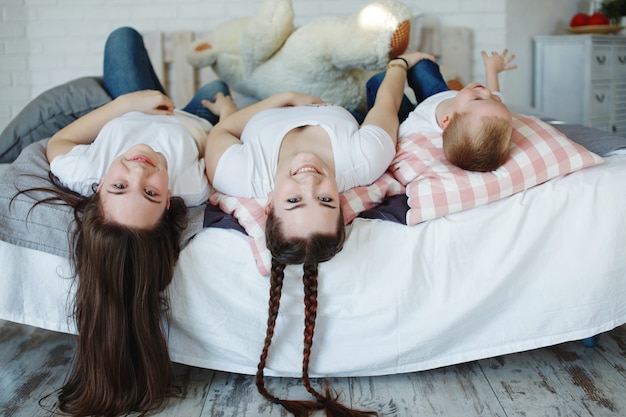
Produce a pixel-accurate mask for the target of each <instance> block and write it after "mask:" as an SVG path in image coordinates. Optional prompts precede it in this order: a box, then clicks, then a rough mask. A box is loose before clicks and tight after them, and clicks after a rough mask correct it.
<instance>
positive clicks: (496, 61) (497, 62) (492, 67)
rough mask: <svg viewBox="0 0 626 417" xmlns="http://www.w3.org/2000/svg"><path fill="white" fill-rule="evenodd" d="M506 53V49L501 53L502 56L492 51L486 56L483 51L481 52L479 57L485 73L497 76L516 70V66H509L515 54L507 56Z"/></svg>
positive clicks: (507, 51)
mask: <svg viewBox="0 0 626 417" xmlns="http://www.w3.org/2000/svg"><path fill="white" fill-rule="evenodd" d="M508 53H509V50H508V49H505V50H504V51H502V54H499V53H497V52H495V51H494V52H492V53H491V55H488V54H487V52H485V51H481V55H482V56H483V62H484V63H485V70H486V71H487V73H489V72H490V71H493V72H495V73H496V74H498V73H500V72H502V71H509V70H514V69H516V68H517V65H509V64H510V63H511V61H513V60H514V59H515V54H511V55H510V56H507V54H508Z"/></svg>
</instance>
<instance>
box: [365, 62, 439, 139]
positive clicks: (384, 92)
mask: <svg viewBox="0 0 626 417" xmlns="http://www.w3.org/2000/svg"><path fill="white" fill-rule="evenodd" d="M422 59H430V60H431V61H435V57H434V56H432V55H430V54H426V53H423V52H410V53H405V54H402V55H400V56H399V57H398V58H395V59H393V60H391V61H389V64H388V65H387V71H386V72H385V77H384V78H383V81H382V83H381V84H380V87H379V88H378V91H377V93H376V100H375V101H374V105H373V106H372V108H371V109H370V110H369V111H368V113H367V116H366V117H365V120H364V121H363V125H367V124H370V125H376V126H379V127H381V128H382V129H384V130H385V131H386V132H387V133H389V136H391V138H392V139H393V142H394V144H395V143H397V141H398V126H399V121H398V110H399V109H400V103H401V102H402V96H403V95H404V86H405V83H406V75H407V71H408V70H409V68H412V67H413V66H414V65H415V64H417V63H418V62H419V61H421V60H422Z"/></svg>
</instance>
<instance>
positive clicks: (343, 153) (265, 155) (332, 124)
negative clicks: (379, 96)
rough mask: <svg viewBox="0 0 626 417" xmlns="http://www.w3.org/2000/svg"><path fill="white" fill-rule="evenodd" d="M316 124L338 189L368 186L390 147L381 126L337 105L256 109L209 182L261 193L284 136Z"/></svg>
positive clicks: (269, 183) (244, 193) (231, 191)
mask: <svg viewBox="0 0 626 417" xmlns="http://www.w3.org/2000/svg"><path fill="white" fill-rule="evenodd" d="M311 125H316V126H321V127H322V128H323V129H324V130H325V131H326V133H328V136H329V137H330V142H331V145H332V148H333V155H334V160H335V177H336V179H337V185H338V187H339V191H340V192H343V191H345V190H347V189H350V188H353V187H357V186H363V185H369V184H371V183H373V182H374V181H376V180H377V179H378V178H379V177H380V176H381V175H382V174H383V173H384V172H385V171H386V170H387V168H388V167H389V164H390V163H391V161H392V160H393V157H394V156H395V153H396V149H395V146H394V144H393V140H392V139H391V137H390V136H389V134H388V133H387V132H386V131H385V130H384V129H382V128H380V127H378V126H373V125H365V126H362V127H361V128H359V124H358V123H357V121H356V120H355V119H354V117H353V116H352V115H351V114H350V112H348V111H347V110H345V109H344V108H342V107H340V106H335V105H329V104H326V105H311V106H294V107H279V108H273V109H267V110H263V111H261V112H259V113H258V114H256V115H255V116H254V117H252V119H251V120H250V121H249V122H248V124H247V125H246V127H245V128H244V130H243V132H242V134H241V141H242V144H236V145H232V146H230V147H229V148H228V149H226V151H225V152H224V154H223V155H222V157H221V158H220V161H219V162H218V164H217V167H216V170H215V176H214V179H213V187H215V189H216V190H218V191H220V192H222V193H224V194H228V195H232V196H237V197H247V198H252V197H267V194H268V193H269V192H270V191H272V190H273V188H274V176H275V174H276V167H277V164H278V153H279V151H280V145H281V143H282V141H283V139H284V137H285V135H286V134H287V133H288V132H289V131H290V130H292V129H294V128H297V127H301V126H311Z"/></svg>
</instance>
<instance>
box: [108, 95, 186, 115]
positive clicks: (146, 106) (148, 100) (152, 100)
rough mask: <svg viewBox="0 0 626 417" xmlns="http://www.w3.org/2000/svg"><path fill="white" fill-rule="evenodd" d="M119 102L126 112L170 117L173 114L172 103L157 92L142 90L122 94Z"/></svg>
mask: <svg viewBox="0 0 626 417" xmlns="http://www.w3.org/2000/svg"><path fill="white" fill-rule="evenodd" d="M116 100H119V101H121V102H122V103H123V105H124V106H126V111H140V112H143V113H147V114H165V115H170V114H172V113H173V112H174V103H173V102H172V100H170V98H169V97H168V96H166V95H165V94H163V93H161V92H160V91H157V90H142V91H135V92H133V93H128V94H123V95H121V96H119V97H118V98H117V99H116Z"/></svg>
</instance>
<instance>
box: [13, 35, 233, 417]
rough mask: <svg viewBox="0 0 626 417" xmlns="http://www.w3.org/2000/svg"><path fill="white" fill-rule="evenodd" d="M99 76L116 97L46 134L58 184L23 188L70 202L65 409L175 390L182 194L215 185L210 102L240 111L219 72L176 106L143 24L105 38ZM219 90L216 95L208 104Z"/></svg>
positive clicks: (84, 410)
mask: <svg viewBox="0 0 626 417" xmlns="http://www.w3.org/2000/svg"><path fill="white" fill-rule="evenodd" d="M103 80H104V86H105V88H106V89H107V91H108V92H109V94H110V95H111V97H112V98H113V100H112V101H111V102H109V103H107V104H105V105H104V106H102V107H100V108H98V109H96V110H94V111H92V112H90V113H88V114H86V115H85V116H83V117H81V118H79V119H77V120H76V121H74V122H73V123H71V124H69V125H68V126H66V127H65V128H63V129H61V130H60V131H59V132H57V133H56V134H55V135H54V136H53V137H52V138H51V139H50V140H49V142H48V145H47V150H46V154H47V157H48V160H49V162H50V171H51V172H50V177H51V179H52V182H53V184H54V185H55V187H54V188H51V189H35V190H26V191H22V192H29V193H30V192H33V191H46V192H51V193H52V194H53V195H52V196H48V197H46V198H43V199H40V200H39V201H38V202H37V203H36V204H41V203H50V204H67V205H69V206H70V207H71V208H72V209H73V212H74V219H75V223H76V227H75V229H74V230H73V231H72V235H71V239H70V254H71V259H70V260H71V263H72V265H73V268H74V271H73V272H74V275H75V277H76V278H77V287H76V295H75V303H74V315H75V322H76V326H77V330H78V337H77V349H76V354H75V358H74V362H73V366H72V369H71V372H70V375H69V377H68V379H67V380H66V381H65V384H64V385H63V387H62V388H61V389H60V392H59V396H58V400H59V404H58V407H59V410H60V411H61V412H63V413H65V414H69V415H73V416H85V415H96V416H114V415H119V414H128V413H130V412H133V411H138V412H141V413H142V414H143V413H146V412H148V411H151V410H153V409H156V408H159V407H160V405H161V404H162V403H163V400H164V399H165V397H166V396H167V395H169V394H171V393H172V382H173V374H172V369H171V361H170V358H169V354H168V349H167V342H166V337H165V335H164V329H163V328H162V320H163V313H164V312H166V311H167V308H168V305H167V297H166V292H165V291H166V289H167V286H168V284H169V283H170V281H171V280H172V276H173V272H174V265H175V263H176V261H177V259H178V255H179V253H180V250H181V238H182V232H183V230H184V228H185V226H186V206H193V205H200V204H202V203H204V202H205V201H206V199H207V197H208V195H209V191H210V187H209V184H208V181H207V178H206V176H205V167H204V160H203V159H202V158H201V155H203V153H204V141H205V140H206V135H207V133H208V131H209V130H210V129H211V127H212V124H213V123H216V122H217V120H218V116H217V115H216V114H214V113H217V114H221V115H222V116H224V115H227V114H229V113H232V112H234V111H235V107H234V104H233V102H232V100H230V97H226V96H225V94H227V93H228V89H227V87H226V85H225V84H223V83H221V82H213V83H210V84H207V85H205V86H204V87H203V88H202V89H201V90H200V91H199V92H198V93H197V94H196V96H195V97H194V98H193V100H192V101H191V102H190V103H189V104H188V105H187V106H186V107H185V109H184V110H182V111H181V110H175V109H174V106H173V103H172V101H171V100H170V99H169V98H168V97H167V96H166V95H165V93H164V90H163V87H162V86H161V84H160V82H159V81H158V79H157V77H156V75H155V73H154V70H153V68H152V65H151V64H150V60H149V58H148V55H147V52H146V50H145V47H144V44H143V39H142V37H141V35H140V34H139V33H137V32H136V31H135V30H134V29H131V28H127V27H125V28H120V29H117V30H115V31H114V32H112V33H111V35H110V36H109V38H108V39H107V42H106V46H105V51H104V73H103ZM217 92H220V93H221V94H220V97H219V98H218V99H217V100H216V101H215V102H208V101H207V102H204V104H203V102H202V98H205V97H208V98H213V97H214V96H215V94H216V93H217ZM205 106H206V107H205ZM210 109H211V110H212V111H211V110H210ZM192 113H193V114H192ZM92 184H93V185H92Z"/></svg>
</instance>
